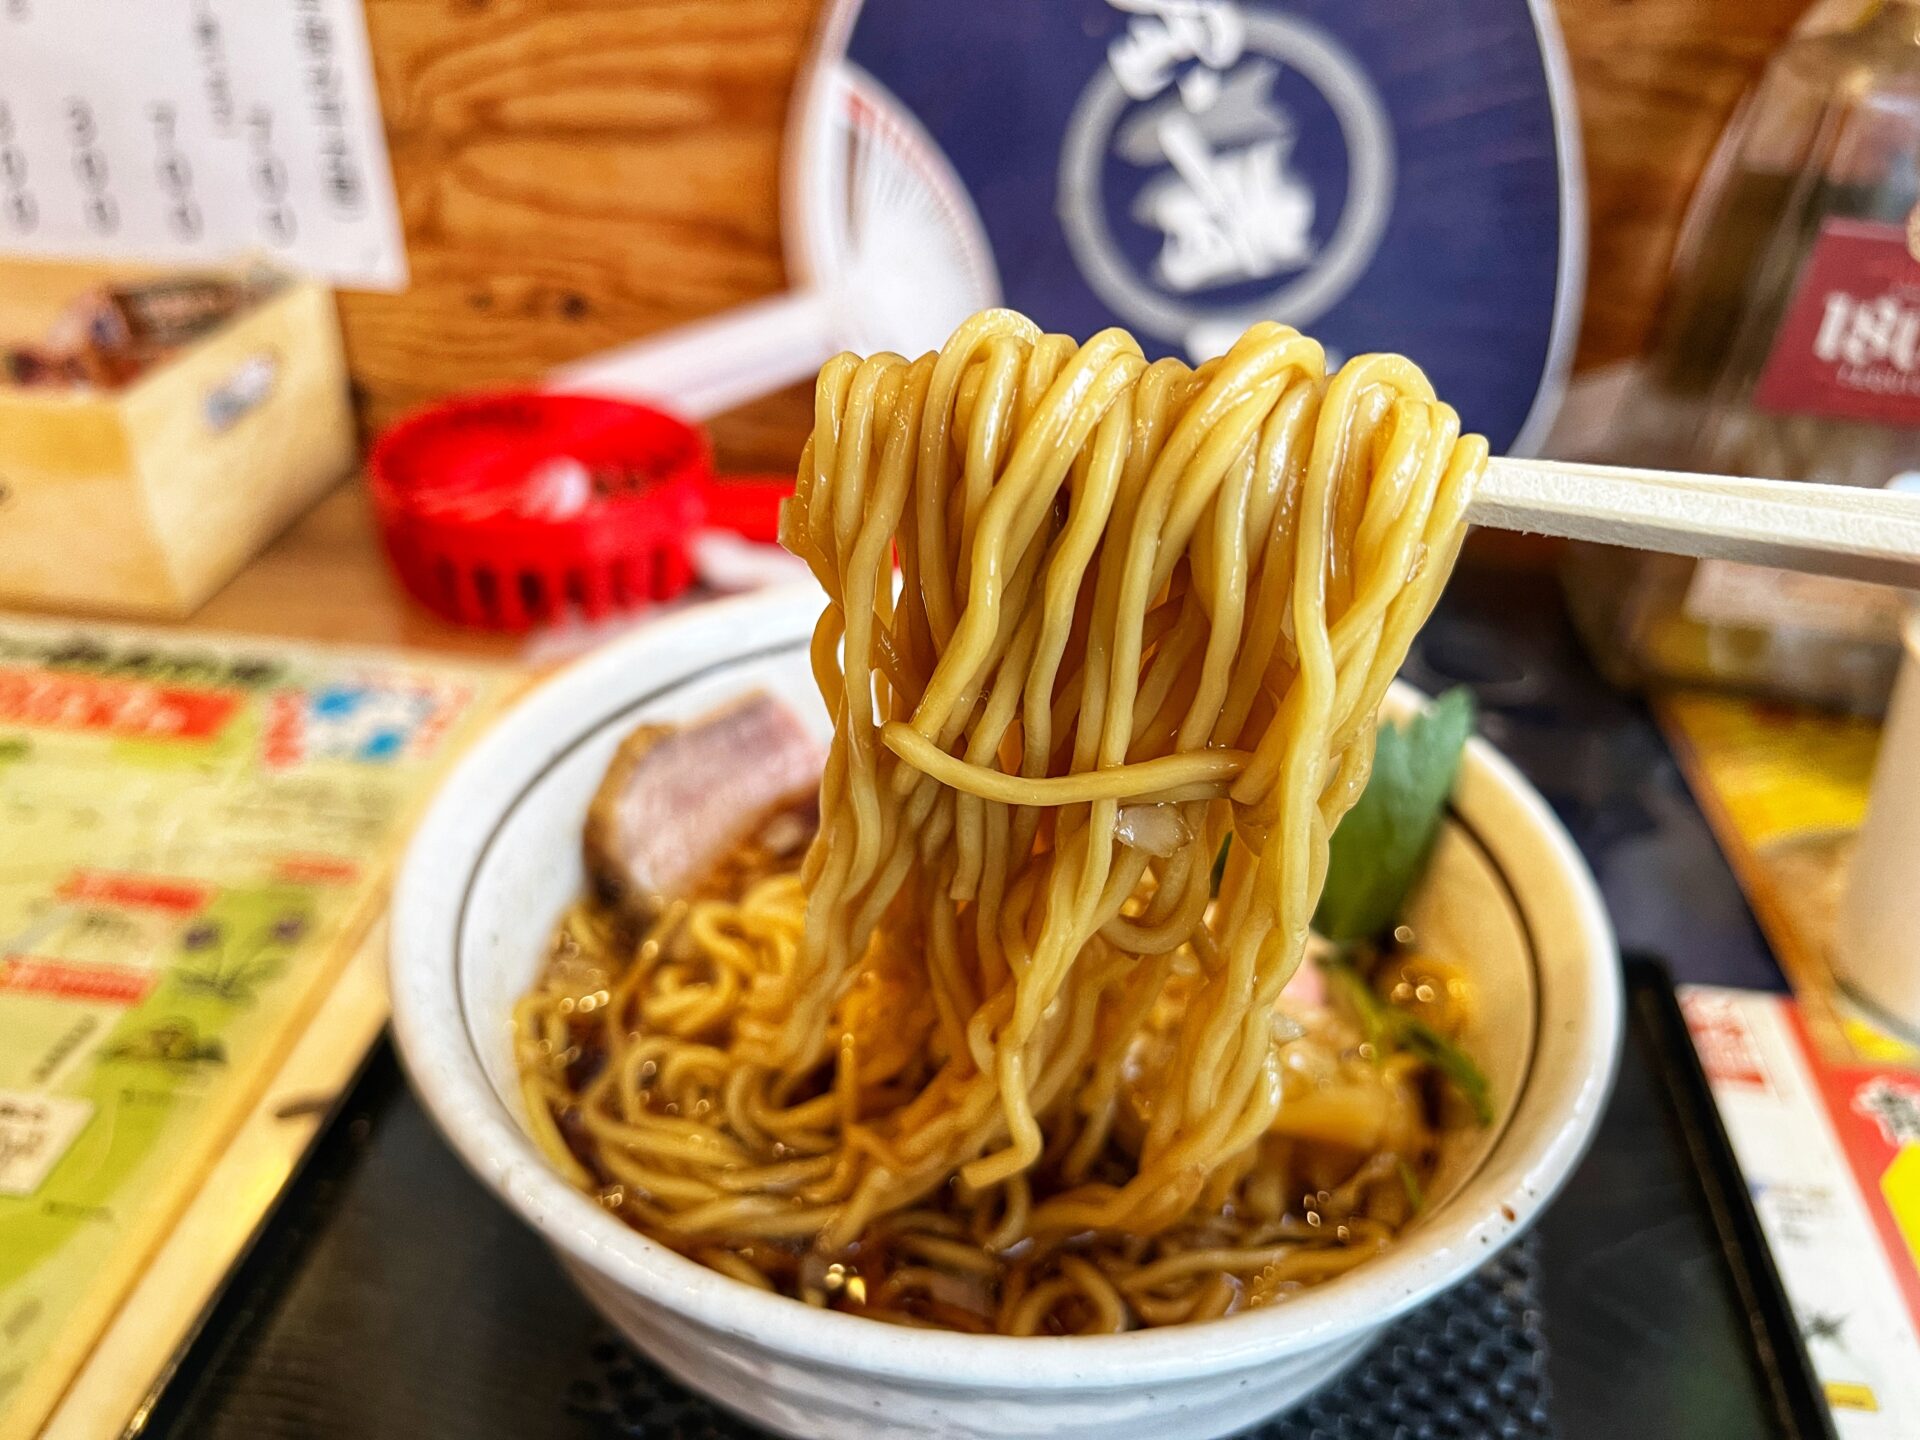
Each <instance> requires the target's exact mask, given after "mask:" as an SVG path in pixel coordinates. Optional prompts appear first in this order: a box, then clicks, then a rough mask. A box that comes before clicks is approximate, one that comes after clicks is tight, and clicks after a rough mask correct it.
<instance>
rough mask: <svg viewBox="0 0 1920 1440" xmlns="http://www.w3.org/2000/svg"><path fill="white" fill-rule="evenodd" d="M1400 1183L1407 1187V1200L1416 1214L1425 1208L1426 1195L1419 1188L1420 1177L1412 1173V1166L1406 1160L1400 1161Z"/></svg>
mask: <svg viewBox="0 0 1920 1440" xmlns="http://www.w3.org/2000/svg"><path fill="white" fill-rule="evenodd" d="M1400 1183H1401V1184H1402V1185H1404V1186H1406V1187H1407V1201H1408V1203H1409V1204H1411V1205H1412V1206H1413V1213H1414V1214H1416V1215H1418V1214H1419V1213H1420V1212H1421V1211H1422V1210H1424V1209H1425V1208H1426V1205H1427V1197H1426V1195H1425V1194H1424V1193H1423V1192H1422V1191H1421V1189H1420V1177H1419V1176H1418V1175H1416V1174H1414V1173H1413V1167H1412V1166H1411V1165H1409V1164H1407V1162H1406V1161H1404V1160H1402V1161H1401V1162H1400Z"/></svg>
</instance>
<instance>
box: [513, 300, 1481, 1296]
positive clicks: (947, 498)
mask: <svg viewBox="0 0 1920 1440" xmlns="http://www.w3.org/2000/svg"><path fill="white" fill-rule="evenodd" d="M1485 458H1486V446H1485V443H1484V442H1483V441H1482V440H1481V439H1479V438H1478V437H1477V436H1462V435H1461V434H1460V426H1459V421H1458V419H1457V417H1456V416H1455V414H1454V413H1453V411H1452V410H1450V409H1449V408H1447V407H1446V406H1445V405H1443V404H1441V403H1439V402H1438V401H1437V400H1436V399H1435V397H1434V395H1433V392H1432V390H1431V388H1430V386H1429V385H1428V383H1427V381H1426V378H1425V377H1424V376H1423V375H1422V374H1421V372H1420V371H1419V370H1418V369H1417V368H1416V367H1415V366H1414V365H1413V364H1412V363H1410V362H1409V361H1407V360H1404V359H1401V358H1399V357H1396V356H1390V355H1370V356H1363V357H1360V358H1357V359H1355V360H1352V361H1350V362H1348V363H1347V364H1346V365H1344V366H1343V367H1341V369H1340V370H1339V371H1338V372H1337V373H1335V374H1333V375H1328V374H1327V373H1326V368H1325V357H1324V355H1323V352H1322V350H1321V347H1320V346H1319V345H1318V344H1317V343H1315V342H1314V341H1312V340H1310V339H1308V338H1307V337H1305V336H1303V335H1300V334H1298V333H1296V332H1295V331H1293V330H1290V329H1287V328H1286V327H1284V326H1280V325H1273V324H1264V325H1259V326H1256V327H1254V328H1253V329H1252V330H1250V331H1248V332H1247V334H1246V336H1245V337H1244V338H1243V339H1242V340H1241V341H1240V342H1239V343H1238V344H1237V345H1236V346H1235V347H1234V348H1233V350H1232V351H1231V353H1229V354H1228V355H1226V356H1225V357H1224V358H1222V359H1219V360H1216V361H1212V362H1209V363H1207V364H1205V365H1202V366H1200V367H1199V368H1197V369H1193V368H1189V367H1188V366H1187V365H1185V364H1182V363H1180V362H1178V361H1175V360H1161V361H1157V362H1153V363H1149V362H1148V361H1147V360H1146V359H1145V358H1144V357H1143V356H1142V354H1141V351H1140V348H1139V346H1138V345H1137V344H1136V343H1135V341H1134V340H1133V339H1132V338H1131V337H1130V336H1128V335H1127V334H1125V333H1124V332H1122V331H1118V330H1109V331H1106V332H1103V333H1102V334H1100V335H1098V336H1095V337H1094V338H1093V339H1092V340H1090V341H1088V342H1087V343H1086V344H1085V345H1076V344H1075V343H1074V342H1073V341H1071V340H1069V339H1066V338H1064V337H1061V336H1057V335H1046V334H1042V333H1041V332H1040V331H1039V330H1038V329H1037V328H1036V327H1035V326H1034V325H1033V324H1032V323H1031V322H1029V321H1027V320H1026V319H1024V318H1022V317H1020V316H1018V315H1015V314H1012V313H1010V312H1006V311H990V312H987V313H985V314H982V315H979V316H977V317H975V318H974V319H973V320H971V321H969V322H968V323H967V324H966V325H964V326H962V327H961V329H960V330H959V331H958V332H957V333H956V334H955V335H954V336H953V338H952V339H951V340H950V341H949V342H948V343H947V345H946V347H945V348H944V349H942V350H941V351H940V352H939V353H938V354H934V355H927V356H924V357H922V358H921V359H919V360H913V361H909V360H905V359H902V358H901V357H899V356H896V355H877V356H874V357H872V358H869V359H864V360H863V359H860V358H858V357H856V356H852V355H843V356H840V357H839V358H837V359H835V360H833V361H831V362H830V363H829V364H828V365H827V366H826V367H825V369H824V370H823V371H822V372H821V375H820V380H819V386H818V390H817V394H816V400H815V422H814V431H813V436H812V439H811V440H810V441H809V443H808V445H807V448H806V451H805V454H804V456H803V458H802V461H801V465H800V473H799V483H798V489H797V493H796V495H795V497H794V498H793V500H792V501H790V502H789V503H788V506H787V510H786V513H785V516H784V524H783V540H784V543H785V544H786V545H787V547H788V548H789V549H790V550H792V551H793V552H794V553H795V554H797V555H799V556H801V557H802V558H803V559H805V560H806V562H807V563H808V565H809V566H810V567H811V568H812V571H813V573H814V574H815V575H816V576H817V577H818V579H819V582H820V584H821V586H822V587H823V588H824V589H825V591H826V594H827V597H828V606H827V609H826V612H825V614H824V615H823V616H822V618H821V620H820V622H819V626H818V628H817V630H816V632H815V636H814V641H813V645H812V666H813V671H814V675H815V678H816V680H817V683H818V686H819V690H820V694H821V696H822V698H823V699H824V701H825V702H826V706H827V709H828V712H829V714H830V715H831V717H832V721H833V736H832V742H831V747H830V750H829V752H828V755H827V759H826V765H825V773H824V776H823V777H822V779H821V781H820V788H819V798H818V830H817V834H816V835H815V836H814V838H813V839H812V842H811V844H810V845H808V846H807V847H806V849H805V854H804V859H803V860H797V863H796V858H787V857H783V856H782V855H780V854H778V853H776V852H775V850H773V849H770V848H767V847H765V846H762V847H760V849H759V850H757V851H756V850H755V849H754V848H753V847H748V850H747V851H746V852H743V853H741V854H738V855H736V856H734V857H731V859H730V862H729V864H728V866H727V867H725V873H724V875H722V876H720V877H719V878H718V879H714V878H711V877H710V878H709V880H708V881H707V882H706V883H705V884H703V886H702V887H701V888H700V889H699V890H698V891H697V892H696V893H693V894H691V895H687V896H680V897H676V898H674V899H673V900H672V901H671V902H670V903H666V904H664V905H663V906H661V907H660V908H658V909H657V910H656V911H655V912H653V913H652V915H651V917H650V918H649V919H648V920H646V921H645V922H644V923H640V924H634V923H630V922H628V921H625V920H623V919H622V917H621V915H620V914H619V912H617V911H616V910H615V909H613V908H612V907H609V906H608V905H606V904H605V903H603V902H601V901H598V900H589V901H585V902H583V903H582V904H581V905H580V906H579V907H578V908H577V909H576V910H575V911H574V912H573V913H572V914H571V915H570V916H569V917H568V919H567V921H566V922H565V925H564V927H563V930H562V933H561V935H560V936H559V938H558V939H557V941H556V944H555V949H554V954H553V957H552V960H551V962H550V964H549V966H548V969H547V971H546V973H545V975H544V977H543V979H542V981H541V983H540V984H539V985H538V986H537V987H536V989H535V990H534V992H533V993H532V994H531V995H529V996H528V997H527V998H526V999H525V1000H524V1001H523V1002H522V1004H521V1006H520V1008H519V1010H518V1012H517V1017H516V1019H517V1027H518V1029H517V1035H518V1053H519V1059H520V1064H521V1067H522V1074H523V1077H524V1083H525V1088H526V1099H527V1104H528V1109H529V1111H530V1112H531V1114H532V1115H533V1117H534V1123H535V1126H536V1128H537V1129H538V1130H539V1132H540V1135H541V1138H542V1141H543V1143H544V1145H545V1147H546V1149H547V1151H548V1152H549V1153H550V1155H551V1156H552V1157H553V1160H554V1163H555V1164H556V1165H558V1166H560V1167H561V1168H563V1169H564V1170H565V1171H566V1172H567V1173H568V1174H569V1175H570V1176H571V1177H572V1178H573V1180H574V1181H575V1182H576V1183H578V1184H579V1185H581V1186H582V1187H584V1188H586V1189H588V1190H590V1191H591V1192H592V1193H594V1194H597V1195H598V1196H599V1197H600V1198H601V1200H602V1202H603V1203H604V1204H605V1205H607V1206H608V1207H609V1208H610V1209H613V1210H615V1211H617V1212H618V1213H619V1214H620V1215H621V1216H623V1217H624V1218H625V1219H626V1220H627V1221H628V1222H629V1223H631V1224H633V1225H634V1226H636V1227H637V1228H639V1229H640V1230H642V1231H644V1232H645V1233H646V1234H648V1235H651V1236H653V1237H654V1238H656V1239H658V1240H660V1241H662V1242H664V1243H666V1244H668V1245H670V1246H672V1247H673V1248H675V1249H676V1250H679V1251H681V1252H683V1253H685V1254H687V1255H690V1256H692V1257H695V1258H696V1259H698V1260H701V1261H703V1262H705V1263H706V1264H708V1265H711V1266H712V1267H714V1268H715V1269H718V1270H721V1271H723V1272H725V1273H726V1274H729V1275H732V1276H734V1277H736V1278H738V1279H740V1280H742V1281H745V1282H747V1283H749V1284H754V1285H760V1286H765V1287H768V1288H772V1289H777V1290H780V1291H782V1292H785V1293H788V1294H792V1295H797V1296H800V1297H802V1298H805V1299H807V1300H810V1301H812V1302H814V1303H820V1304H830V1305H833V1306H835V1307H837V1308H841V1309H845V1310H849V1311H853V1312H855V1313H859V1314H864V1315H869V1316H874V1317H877V1318H882V1319H888V1320H895V1321H900V1322H904V1323H917V1324H932V1325H940V1326H947V1327H952V1328H956V1329H963V1330H972V1331H999V1332H1005V1333H1012V1334H1072V1333H1093V1332H1103V1331H1117V1330H1122V1329H1127V1328H1130V1327H1134V1326H1139V1325H1159V1324H1166V1323H1171V1322H1177V1321H1188V1320H1195V1319H1203V1318H1208V1317H1212V1316H1217V1315H1220V1314H1224V1313H1227V1312H1229V1311H1233V1310H1237V1309H1240V1308H1244V1307H1246V1306H1249V1305H1257V1304H1260V1303H1263V1302H1266V1301H1269V1300H1272V1299H1274V1298H1277V1297H1279V1296H1282V1295H1284V1294H1286V1293H1289V1292H1290V1291H1292V1290H1295V1289H1297V1288H1299V1287H1300V1286H1302V1285H1306V1284H1310V1283H1312V1282H1314V1281H1317V1280H1321V1279H1324V1278H1326V1277H1328V1276H1331V1275H1334V1274H1338V1273H1340V1272H1342V1271H1344V1270H1346V1269H1348V1268H1350V1267H1351V1266H1353V1265H1354V1264H1356V1263H1358V1262H1360V1261H1362V1260H1364V1259H1365V1258H1366V1257H1368V1256H1370V1255H1373V1254H1375V1253H1377V1252H1378V1251H1379V1250H1380V1249H1381V1248H1382V1247H1383V1246H1385V1245H1386V1244H1388V1243H1389V1242H1390V1240H1391V1238H1392V1236H1393V1234H1394V1232H1395V1231H1396V1229H1397V1228H1398V1227H1399V1226H1401V1225H1402V1224H1404V1223H1405V1222H1406V1221H1407V1220H1408V1219H1409V1218H1410V1215H1411V1213H1412V1211H1413V1210H1414V1208H1415V1207H1416V1206H1417V1204H1418V1200H1419V1189H1418V1178H1417V1177H1418V1176H1419V1175H1421V1174H1423V1173H1425V1171H1426V1169H1427V1167H1428V1166H1429V1165H1430V1164H1431V1160H1432V1156H1433V1153H1434V1147H1435V1143H1436V1140H1435V1125H1436V1123H1437V1121H1436V1117H1437V1116H1438V1114H1439V1112H1440V1108H1441V1107H1440V1106H1439V1105H1438V1104H1437V1102H1436V1101H1435V1098H1434V1095H1433V1090H1432V1086H1431V1085H1430V1084H1429V1083H1428V1080H1429V1079H1430V1077H1429V1076H1428V1075H1427V1074H1426V1073H1425V1071H1424V1067H1423V1065H1422V1063H1421V1062H1420V1061H1419V1060H1418V1059H1416V1058H1414V1057H1413V1056H1411V1055H1408V1054H1404V1053H1385V1052H1384V1051H1383V1050H1382V1048H1381V1047H1378V1046H1376V1045H1374V1044H1372V1043H1370V1042H1369V1040H1368V1038H1367V1036H1366V1034H1365V1033H1364V1031H1363V1029H1362V1028H1361V1025H1360V1023H1359V1020H1358V1019H1357V1018H1356V1017H1355V1016H1354V1015H1353V1014H1351V1013H1348V1012H1346V1011H1344V1010H1342V1008H1341V1007H1340V1006H1338V1005H1337V1004H1330V1003H1326V1002H1324V1001H1322V1000H1317V999H1315V998H1314V997H1312V996H1311V995H1309V996H1308V997H1307V999H1305V1000H1304V1001H1299V1000H1296V999H1295V998H1294V997H1293V995H1291V994H1290V995H1289V996H1288V999H1287V1000H1286V1001H1285V1002H1284V1003H1283V1001H1282V992H1283V990H1286V989H1287V988H1288V984H1289V981H1290V980H1291V979H1292V978H1293V977H1294V974H1295V971H1296V970H1297V969H1298V967H1299V966H1300V964H1301V961H1302V956H1303V954H1304V952H1305V949H1306V947H1307V945H1308V940H1309V935H1308V924H1309V920H1310V918H1311V917H1312V915H1313V912H1314V908H1315V904H1316V902H1317V899H1318V897H1319V894H1320V890H1321V886H1322V881H1323V878H1324V876H1325V872H1326V866H1327V857H1328V837H1329V835H1330V834H1331V833H1332V831H1333V829H1334V827H1335V826H1336V825H1337V824H1338V823H1339V821H1340V818H1341V816H1342V815H1343V814H1344V813H1345V812H1346V811H1347V809H1348V807H1349V806H1351V805H1352V804H1353V802H1354V800H1355V799H1356V797H1357V796H1358V795H1359V793H1360V791H1361V789H1362V787H1363V786H1364V785H1365V783H1366V781H1367V778H1368V773H1369V767H1370V765H1371V762H1372V757H1373V736H1374V726H1375V723H1376V721H1375V716H1376V711H1377V709H1378V707H1379V705H1380V702H1381V699H1382V697H1383V696H1384V694H1385V691H1386V689H1387V686H1388V685H1389V683H1390V682H1391V680H1392V678H1393V676H1394V673H1395V671H1396V670H1397V669H1398V668H1399V666H1400V664H1401V662H1402V660H1403V659H1404V657H1405V655H1406V652H1407V647H1408V645H1409V644H1410V642H1411V640H1412V638H1413V636H1414V634H1415V632H1416V631H1417V630H1418V628H1419V626H1420V625H1421V623H1422V622H1423V621H1424V620H1425V619H1426V617H1427V615H1428V613H1429V612H1430V610H1431V609H1432V608H1433V605H1434V603H1435V601H1436V599H1437V598H1438V596H1439V593H1440V590H1441V587H1442V585H1443V584H1444V582H1445V580H1446V577H1447V575H1448V573H1449V571H1450V569H1451V568H1452V565H1453V562H1454V558H1455V555H1456V553H1457V552H1458V549H1459V546H1460V543H1461V539H1462V537H1463V534H1464V530H1465V523H1464V515H1465V512H1466V508H1467V503H1468V499H1469V497H1470V494H1471V491H1472V488H1473V485H1474V482H1475V479H1476V477H1477V475H1478V474H1479V472H1480V470H1481V468H1482V466H1483V465H1484V462H1485ZM896 560H897V564H898V572H897V579H896V570H895V562H896ZM748 758H749V759H750V757H748ZM1229 833H1231V835H1232V837H1233V843H1232V845H1231V846H1230V847H1229V848H1228V850H1227V863H1226V865H1225V869H1224V874H1223V875H1222V876H1221V877H1220V880H1219V885H1218V893H1217V895H1216V894H1215V893H1214V887H1213V883H1212V882H1213V873H1212V872H1213V869H1214V860H1215V857H1216V855H1217V854H1218V853H1219V852H1220V850H1221V847H1222V843H1223V841H1225V840H1226V838H1227V837H1228V835H1229ZM1443 988H1444V987H1443ZM1455 988H1457V987H1455ZM1427 993H1431V987H1428V992H1427Z"/></svg>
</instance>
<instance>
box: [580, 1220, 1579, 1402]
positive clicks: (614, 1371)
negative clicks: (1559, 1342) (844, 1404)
mask: <svg viewBox="0 0 1920 1440" xmlns="http://www.w3.org/2000/svg"><path fill="white" fill-rule="evenodd" d="M1540 1319H1541V1317H1540V1256H1539V1242H1538V1241H1537V1240H1534V1239H1529V1240H1526V1241H1524V1242H1523V1243H1521V1244H1519V1245H1516V1246H1514V1247H1513V1248H1512V1249H1510V1250H1508V1251H1507V1252H1506V1253H1505V1254H1504V1255H1502V1257H1501V1258H1500V1259H1498V1260H1496V1261H1494V1263H1493V1264H1491V1265H1489V1266H1487V1268H1486V1269H1484V1270H1482V1271H1481V1272H1480V1273H1479V1274H1478V1275H1476V1276H1474V1278H1473V1279H1471V1280H1469V1281H1467V1282H1466V1283H1465V1284H1464V1285H1461V1286H1460V1287H1458V1288H1457V1289H1455V1290H1453V1291H1451V1292H1450V1293H1449V1294H1447V1295H1446V1296H1444V1297H1442V1298H1441V1299H1439V1300H1437V1301H1435V1302H1433V1303H1432V1304H1430V1305H1428V1306H1427V1307H1426V1308H1425V1309H1422V1310H1419V1311H1416V1312H1415V1313H1414V1314H1412V1315H1411V1316H1409V1317H1408V1318H1407V1319H1405V1320H1403V1321H1401V1322H1400V1323H1399V1324H1398V1325H1396V1326H1394V1327H1393V1329H1392V1330H1390V1331H1389V1332H1388V1333H1387V1335H1386V1336H1385V1337H1384V1338H1383V1339H1382V1340H1381V1342H1380V1343H1379V1344H1378V1345H1377V1346H1375V1347H1374V1348H1373V1349H1372V1350H1371V1351H1370V1352H1368V1353H1367V1354H1366V1355H1365V1356H1364V1357H1362V1359H1361V1360H1360V1362H1359V1363H1358V1364H1357V1365H1355V1366H1354V1368H1353V1369H1352V1370H1350V1371H1348V1372H1347V1373H1346V1374H1345V1375H1344V1376H1342V1377H1341V1378H1340V1379H1339V1380H1337V1381H1335V1382H1334V1383H1333V1384H1331V1385H1329V1386H1327V1387H1326V1388H1325V1389H1324V1390H1322V1391H1320V1392H1319V1393H1318V1394H1317V1395H1315V1396H1314V1397H1313V1398H1312V1399H1310V1400H1309V1401H1307V1403H1306V1404H1305V1405H1303V1406H1301V1407H1300V1408H1299V1409H1298V1410H1296V1411H1294V1412H1293V1413H1292V1414H1291V1415H1289V1416H1287V1417H1286V1418H1285V1419H1282V1420H1275V1421H1271V1422H1269V1423H1268V1424H1265V1425H1261V1426H1257V1427H1256V1428H1254V1429H1252V1430H1249V1431H1247V1432H1245V1433H1246V1440H1534V1437H1540V1440H1548V1437H1551V1436H1553V1434H1554V1429H1553V1425H1552V1422H1551V1421H1550V1420H1549V1419H1548V1416H1547V1341H1546V1336H1545V1335H1544V1334H1543V1333H1542V1330H1541V1323H1540ZM583 1358H584V1359H585V1361H586V1364H585V1365H584V1366H583V1367H582V1373H581V1377H580V1378H579V1379H577V1380H575V1381H573V1382H572V1383H571V1384H570V1385H569V1386H568V1387H567V1391H566V1396H567V1408H568V1409H569V1410H571V1411H572V1412H573V1413H574V1414H575V1415H576V1416H578V1417H580V1418H582V1419H585V1420H586V1421H588V1422H589V1424H590V1425H591V1426H592V1427H593V1432H594V1433H595V1434H596V1435H604V1436H606V1437H608V1440H760V1437H761V1436H762V1435H763V1434H764V1432H762V1431H760V1430H758V1429H755V1428H754V1427H753V1426H751V1425H748V1424H746V1423H745V1422H744V1421H741V1420H737V1419H735V1418H734V1417H733V1416H731V1415H729V1414H727V1413H726V1412H725V1411H722V1410H719V1409H717V1408H716V1407H714V1406H712V1405H710V1404H708V1403H707V1402H706V1401H704V1400H702V1399H700V1398H699V1397H698V1396H696V1395H692V1394H689V1393H688V1392H687V1391H686V1390H684V1389H683V1388H681V1387H680V1386H679V1385H677V1384H675V1383H674V1382H673V1381H672V1380H670V1379H668V1378H667V1377H666V1376H665V1375H662V1374H661V1373H660V1372H659V1371H658V1370H656V1369H654V1368H653V1367H652V1366H651V1365H649V1364H648V1363H647V1362H646V1361H645V1360H644V1359H643V1358H641V1357H640V1356H638V1355H636V1354H635V1353H634V1352H633V1351H632V1350H629V1349H628V1348H627V1347H626V1346H625V1345H624V1344H621V1343H620V1342H618V1341H616V1340H613V1339H610V1338H602V1339H600V1340H598V1341H596V1342H595V1344H594V1345H593V1347H592V1348H591V1350H590V1351H589V1352H588V1354H587V1356H585V1357H583Z"/></svg>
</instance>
